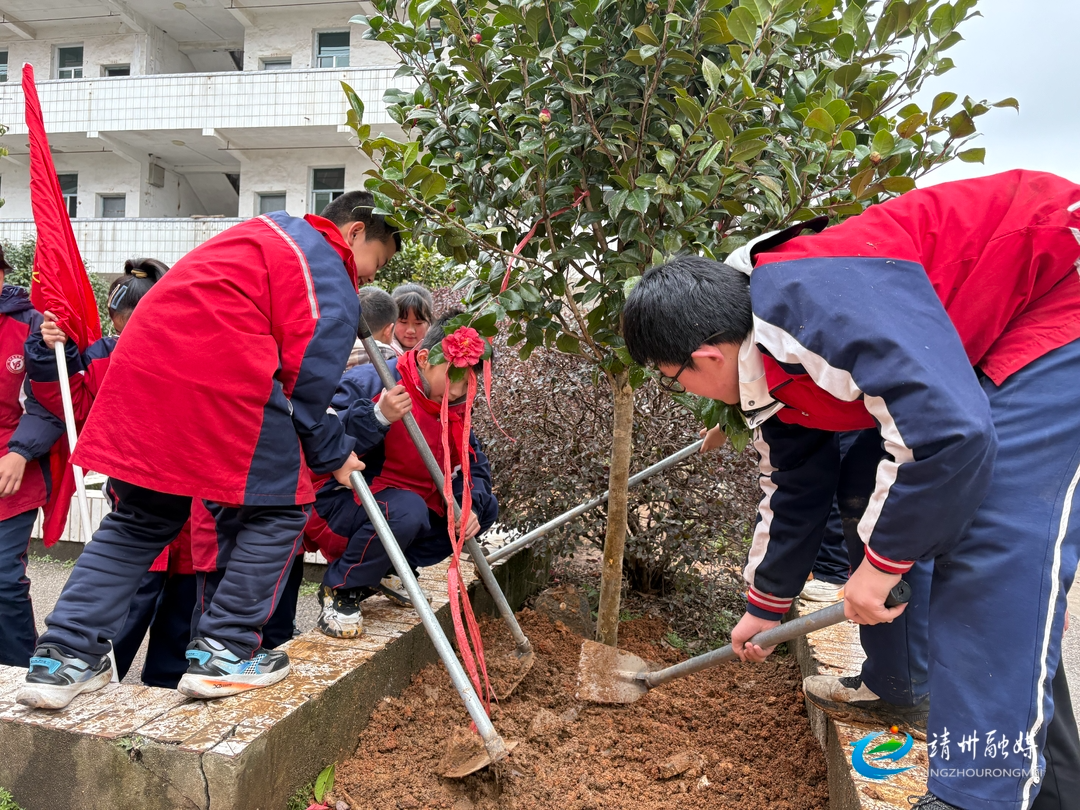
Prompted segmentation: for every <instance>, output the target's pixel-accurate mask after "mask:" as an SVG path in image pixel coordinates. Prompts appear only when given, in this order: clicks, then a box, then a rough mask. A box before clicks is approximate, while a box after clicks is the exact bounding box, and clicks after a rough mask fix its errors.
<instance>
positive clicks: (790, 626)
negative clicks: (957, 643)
mask: <svg viewBox="0 0 1080 810" xmlns="http://www.w3.org/2000/svg"><path fill="white" fill-rule="evenodd" d="M910 598H911V586H909V585H908V584H907V583H906V582H904V580H900V582H899V583H897V585H896V587H894V588H893V589H892V590H891V591H890V592H889V596H888V598H886V600H885V606H886V607H896V606H897V605H902V604H904V603H906V602H907V601H908V600H909V599H910ZM844 619H845V616H844V602H843V600H841V601H839V602H837V603H836V604H835V605H830V606H829V607H827V608H824V609H823V610H815V611H814V612H813V613H809V614H807V615H806V616H800V617H799V618H797V619H792V620H791V621H790V622H784V623H783V624H781V625H779V626H778V627H773V628H772V629H771V630H765V631H763V632H761V633H758V634H757V635H756V636H754V637H753V638H752V639H750V643H752V644H757V645H759V646H761V647H775V646H776V645H777V644H782V643H783V642H785V641H791V640H792V639H796V638H798V637H799V636H805V635H807V634H808V633H813V632H814V631H815V630H821V629H822V628H823V627H831V626H832V625H834V624H839V623H840V622H842V621H844ZM738 657H739V656H737V655H736V654H735V649H734V648H733V647H732V646H731V645H730V644H728V645H727V646H725V647H721V648H720V649H718V650H713V651H712V652H708V653H705V654H704V655H697V656H694V657H693V658H688V659H687V660H685V661H683V662H682V663H680V664H676V665H675V666H673V667H667V668H666V669H659V670H657V671H656V672H645V673H642V674H641V675H639V676H638V677H640V678H641V680H643V681H644V682H645V685H646V686H647V687H648V688H649V689H652V688H653V687H654V686H660V684H664V683H667V682H668V681H671V680H674V679H675V678H682V677H685V676H686V675H693V674H694V673H695V672H700V671H701V670H703V669H708V668H709V667H714V666H716V665H717V664H723V663H725V662H726V661H734V660H736V659H737V658H738Z"/></svg>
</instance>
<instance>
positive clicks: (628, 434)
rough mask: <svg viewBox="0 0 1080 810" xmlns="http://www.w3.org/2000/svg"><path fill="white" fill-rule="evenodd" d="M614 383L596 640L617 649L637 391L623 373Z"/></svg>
mask: <svg viewBox="0 0 1080 810" xmlns="http://www.w3.org/2000/svg"><path fill="white" fill-rule="evenodd" d="M610 379H611V387H612V395H613V396H614V398H615V427H614V430H613V435H612V439H611V469H610V471H609V473H608V492H609V493H610V494H609V495H608V505H607V512H608V524H607V535H606V536H605V538H604V566H603V569H602V571H601V574H600V609H599V611H598V614H597V618H596V640H597V641H599V642H601V643H603V644H608V645H610V646H612V647H614V646H616V645H617V644H618V641H619V599H620V597H621V595H622V564H623V548H624V547H625V546H626V501H627V490H628V489H629V487H628V485H627V482H628V481H629V479H630V442H631V438H632V437H633V427H634V389H632V388H631V387H630V377H629V375H628V374H627V373H626V372H625V371H624V372H621V373H619V374H616V375H615V376H614V377H613V378H610Z"/></svg>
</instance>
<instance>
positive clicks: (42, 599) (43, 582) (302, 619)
mask: <svg viewBox="0 0 1080 810" xmlns="http://www.w3.org/2000/svg"><path fill="white" fill-rule="evenodd" d="M70 570H71V568H70V563H67V564H65V563H58V562H47V561H45V560H41V559H31V561H30V566H29V572H28V573H29V575H30V582H31V585H30V592H31V595H32V597H33V600H34V613H35V615H36V617H37V623H38V632H39V633H40V632H42V631H43V630H44V629H45V617H46V616H47V615H48V614H49V611H50V610H52V606H53V605H54V604H55V603H56V598H57V597H58V596H59V595H60V589H61V588H63V587H64V583H65V582H66V581H67V576H68V572H69V571H70ZM1069 604H1070V605H1071V606H1072V611H1071V612H1072V615H1073V625H1072V629H1071V630H1070V631H1069V632H1068V633H1066V634H1065V643H1064V650H1063V653H1062V660H1063V661H1064V664H1065V667H1066V668H1067V670H1068V675H1069V686H1070V691H1071V692H1072V696H1073V711H1074V712H1075V713H1076V717H1077V722H1078V723H1080V587H1074V588H1073V589H1072V592H1071V593H1070V594H1069ZM318 616H319V609H318V603H317V601H316V599H315V596H314V595H308V596H301V597H300V602H299V604H298V606H297V614H296V625H297V627H298V628H299V630H300V632H302V633H303V632H306V631H308V630H311V629H312V628H313V627H314V626H315V620H316V619H317V618H318ZM144 652H145V645H144V649H143V650H140V651H139V655H138V657H136V659H135V662H134V663H133V664H132V666H131V671H130V672H129V673H128V676H127V678H126V679H125V681H126V682H129V683H138V682H139V672H140V671H141V670H142V657H143V653H144Z"/></svg>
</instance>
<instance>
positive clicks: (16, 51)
mask: <svg viewBox="0 0 1080 810" xmlns="http://www.w3.org/2000/svg"><path fill="white" fill-rule="evenodd" d="M365 6H367V4H365V3H359V2H351V1H350V0H299V1H297V0H184V1H181V0H177V2H172V1H171V0H0V79H4V80H6V83H0V125H3V126H5V127H7V133H6V134H5V135H4V136H3V137H0V145H3V146H4V147H5V148H6V149H7V150H8V155H7V156H6V157H4V158H3V159H2V160H0V197H3V198H4V200H5V204H4V205H3V207H0V239H3V240H5V241H15V242H18V241H20V240H21V239H22V238H23V237H24V236H27V235H30V234H32V233H33V221H32V219H31V211H30V197H29V168H28V161H27V152H28V147H27V142H26V126H25V124H24V119H23V94H22V90H21V88H20V79H21V74H22V70H21V69H22V65H23V63H26V62H29V63H30V64H32V65H33V66H34V72H35V75H36V78H37V84H38V94H39V95H40V97H41V102H42V110H43V114H44V118H45V128H46V130H47V132H48V134H49V140H50V143H51V145H52V149H53V159H54V161H55V163H56V170H57V173H58V174H59V175H60V183H61V187H62V189H63V191H64V193H65V196H66V197H67V201H68V206H69V212H70V213H71V215H72V218H73V224H74V226H75V235H76V238H77V239H78V242H79V245H80V248H81V250H82V253H83V258H84V259H85V261H86V262H87V264H88V265H89V266H90V268H91V269H92V270H94V271H97V272H103V273H114V272H117V271H118V270H119V269H120V266H121V264H122V263H123V260H124V259H125V258H128V257H131V256H136V255H137V256H152V257H155V258H160V259H162V260H163V261H166V262H169V263H171V262H174V261H176V259H178V258H179V257H180V256H182V255H183V254H184V253H185V252H187V251H188V250H190V249H191V248H192V247H194V246H195V245H197V244H199V243H200V242H202V241H203V240H205V239H206V238H208V237H210V236H212V235H214V234H215V233H218V232H219V231H221V230H223V229H224V228H225V227H228V226H229V225H231V224H233V223H235V222H237V221H239V220H240V219H244V218H247V217H251V216H255V215H257V214H259V213H262V212H265V211H275V210H280V209H282V208H285V209H286V210H288V211H289V212H290V213H292V214H294V215H300V214H304V213H308V212H316V213H317V212H318V211H320V210H321V209H322V207H323V206H324V205H325V204H326V203H327V202H329V200H330V199H331V198H332V197H333V196H334V195H335V194H336V193H340V192H341V191H343V190H344V189H351V188H361V187H362V186H363V181H364V172H365V171H366V170H367V169H368V168H370V163H369V162H368V161H367V158H366V157H365V156H364V155H363V153H361V152H359V151H358V150H357V149H356V148H355V137H353V136H352V135H351V130H348V129H347V128H346V127H345V125H344V123H345V112H346V109H347V104H346V101H345V97H344V94H343V93H342V91H341V85H340V81H342V80H344V81H346V82H348V83H349V84H350V85H352V87H353V88H354V89H355V90H356V91H357V93H358V94H359V95H360V97H361V98H362V99H363V101H364V104H365V108H366V112H365V122H366V123H369V124H371V125H372V128H373V130H376V131H378V130H379V129H380V128H385V129H387V130H391V131H394V132H398V130H397V127H396V125H394V124H393V122H392V121H390V119H389V117H388V116H387V115H386V113H385V111H384V109H383V105H382V95H383V92H384V91H385V90H386V89H387V88H388V87H391V86H403V87H404V86H407V85H406V84H404V82H405V81H406V80H403V79H395V78H394V72H395V70H396V58H395V56H394V54H393V52H392V51H390V49H389V48H387V47H386V46H384V45H382V44H381V43H377V42H369V41H365V40H363V39H362V38H361V34H362V29H361V28H360V27H359V26H355V25H350V24H349V18H350V17H352V16H353V15H355V14H360V13H365V12H366V11H370V8H365Z"/></svg>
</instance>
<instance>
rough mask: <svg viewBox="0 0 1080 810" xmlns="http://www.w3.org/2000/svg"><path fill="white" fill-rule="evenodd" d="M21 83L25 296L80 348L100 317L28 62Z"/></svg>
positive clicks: (94, 334) (92, 336)
mask: <svg viewBox="0 0 1080 810" xmlns="http://www.w3.org/2000/svg"><path fill="white" fill-rule="evenodd" d="M22 86H23V95H24V96H25V97H26V128H27V130H29V137H30V205H31V208H32V209H33V212H34V225H35V226H36V227H37V252H36V253H35V254H34V273H33V281H32V283H31V284H30V300H31V302H32V303H33V304H34V308H35V309H36V310H37V311H38V312H44V311H45V310H49V312H52V313H53V314H54V315H56V322H57V324H58V325H59V326H60V328H61V329H63V330H64V331H65V332H66V333H67V334H69V335H71V336H72V337H73V338H74V339H75V342H76V343H78V344H79V350H80V351H85V350H86V347H87V346H89V345H90V344H91V343H93V342H94V341H95V340H99V339H100V338H101V321H100V320H99V316H98V308H97V301H96V300H95V299H94V289H93V288H92V287H91V286H90V277H89V276H88V275H87V274H86V267H84V266H83V261H82V257H81V256H80V255H79V246H78V245H77V244H76V243H75V233H74V231H72V230H71V220H70V219H69V218H68V212H67V206H66V205H64V195H63V194H62V193H61V192H60V181H59V179H57V177H56V167H55V166H53V160H52V153H50V152H49V139H48V138H47V137H46V135H45V123H44V122H43V121H42V118H41V102H39V101H38V94H37V87H36V86H35V85H34V68H33V66H32V65H23V76H22Z"/></svg>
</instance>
